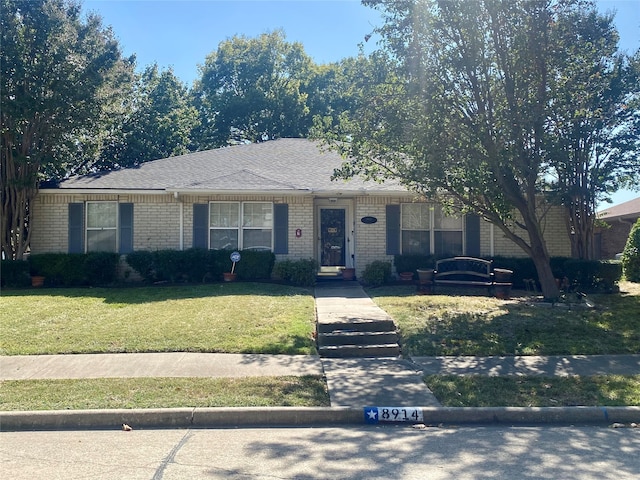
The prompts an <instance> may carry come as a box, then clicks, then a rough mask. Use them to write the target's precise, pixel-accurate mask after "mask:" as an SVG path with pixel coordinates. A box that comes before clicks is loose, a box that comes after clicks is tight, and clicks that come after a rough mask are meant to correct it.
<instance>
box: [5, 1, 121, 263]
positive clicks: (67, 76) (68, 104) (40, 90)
mask: <svg viewBox="0 0 640 480" xmlns="http://www.w3.org/2000/svg"><path fill="white" fill-rule="evenodd" d="M0 22H1V23H0V31H1V33H0V34H1V35H2V37H1V39H0V49H1V54H0V61H1V63H2V83H1V93H0V101H1V104H2V105H1V118H2V124H1V125H2V126H1V140H2V146H1V151H0V157H1V167H0V168H1V171H2V219H1V237H2V253H3V255H4V256H5V257H6V258H22V255H23V254H24V252H25V249H26V248H27V246H28V244H29V230H28V228H27V226H28V220H29V215H30V209H29V204H30V202H31V201H32V199H33V198H34V196H35V194H36V192H37V188H38V181H39V180H40V179H41V178H42V177H43V176H49V175H56V174H60V172H64V171H65V170H66V169H67V167H68V165H69V162H70V159H71V161H72V159H73V155H71V156H70V154H73V153H77V152H78V149H79V145H78V139H79V138H82V137H83V136H84V137H89V136H91V133H92V132H95V131H96V130H97V129H98V126H99V124H100V121H101V120H103V119H104V117H105V116H106V115H108V112H109V109H110V108H111V107H112V106H113V105H114V103H116V102H117V100H118V98H119V91H118V89H117V88H115V86H116V85H121V84H123V83H125V82H126V80H127V79H128V78H129V77H130V75H131V73H132V70H133V60H125V59H123V58H122V56H121V53H120V50H119V47H118V43H117V41H116V40H115V39H114V37H113V35H112V32H111V31H110V30H109V29H104V28H103V27H102V25H101V21H100V19H99V18H98V17H96V16H92V15H89V16H88V17H87V18H86V20H84V19H83V18H82V16H81V13H80V5H79V4H78V3H75V2H73V1H71V0H37V1H34V0H2V3H1V7H0Z"/></svg>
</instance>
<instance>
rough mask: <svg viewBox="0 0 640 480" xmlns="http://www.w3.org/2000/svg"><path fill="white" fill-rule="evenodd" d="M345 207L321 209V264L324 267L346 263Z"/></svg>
mask: <svg viewBox="0 0 640 480" xmlns="http://www.w3.org/2000/svg"><path fill="white" fill-rule="evenodd" d="M345 213H346V210H345V209H344V208H321V209H320V245H321V255H320V257H321V258H320V264H321V265H322V266H323V267H339V266H344V265H345V264H346V263H345V255H346V252H345V246H346V243H345V239H346V235H345V233H346V232H345V226H346V218H345V217H346V215H345Z"/></svg>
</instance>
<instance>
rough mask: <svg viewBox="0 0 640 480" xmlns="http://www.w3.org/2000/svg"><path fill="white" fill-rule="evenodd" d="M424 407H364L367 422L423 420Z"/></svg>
mask: <svg viewBox="0 0 640 480" xmlns="http://www.w3.org/2000/svg"><path fill="white" fill-rule="evenodd" d="M422 420H423V419H422V409H421V408H413V407H364V421H365V422H366V423H379V422H412V423H416V422H422Z"/></svg>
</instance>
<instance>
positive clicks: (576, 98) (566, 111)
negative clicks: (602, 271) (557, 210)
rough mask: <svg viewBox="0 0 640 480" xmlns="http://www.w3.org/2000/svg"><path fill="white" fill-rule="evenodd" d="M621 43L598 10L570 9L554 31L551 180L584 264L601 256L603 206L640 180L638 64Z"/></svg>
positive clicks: (609, 20)
mask: <svg viewBox="0 0 640 480" xmlns="http://www.w3.org/2000/svg"><path fill="white" fill-rule="evenodd" d="M617 43H618V34H617V32H616V30H615V29H614V28H613V24H612V18H611V17H610V16H608V15H605V16H603V15H598V14H597V13H596V11H595V10H593V9H591V10H584V9H571V8H567V9H566V11H565V12H564V14H563V15H562V16H560V17H559V18H558V22H557V24H556V25H555V27H554V29H553V30H552V38H551V45H552V46H553V51H552V55H553V59H552V62H553V63H554V64H555V65H556V66H557V67H556V69H555V71H554V75H552V76H550V87H549V88H550V98H552V99H554V101H553V102H552V103H551V105H550V108H549V110H550V112H549V120H548V123H547V128H548V130H549V134H548V135H547V143H548V144H547V146H546V149H547V151H548V156H549V160H548V167H549V177H548V180H549V184H550V189H551V190H552V191H553V192H554V193H555V195H556V198H555V201H556V203H558V204H561V205H563V206H564V207H565V208H566V219H567V229H568V232H569V238H570V240H571V242H572V251H573V254H574V255H575V256H577V257H579V258H584V259H592V258H594V255H595V250H594V244H593V238H594V235H593V229H594V225H595V209H596V205H598V203H600V202H601V201H603V200H608V197H609V195H610V194H611V193H612V192H615V191H617V190H618V189H620V188H621V187H627V188H629V187H630V188H633V187H634V186H635V185H636V184H637V181H638V180H640V154H639V152H640V110H639V109H638V106H639V104H638V102H639V100H640V83H639V82H638V73H639V70H638V65H637V58H636V61H635V62H634V61H633V59H630V58H628V57H627V56H626V55H624V54H621V53H618V52H617ZM636 56H637V54H636Z"/></svg>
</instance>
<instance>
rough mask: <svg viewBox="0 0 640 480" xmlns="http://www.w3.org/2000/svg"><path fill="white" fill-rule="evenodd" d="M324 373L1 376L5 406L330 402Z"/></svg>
mask: <svg viewBox="0 0 640 480" xmlns="http://www.w3.org/2000/svg"><path fill="white" fill-rule="evenodd" d="M328 405H329V393H328V392H327V387H326V384H325V382H324V380H322V378H320V377H315V376H303V377H250V378H94V379H85V380H19V381H4V382H0V406H1V407H2V410H5V411H9V410H67V409H70V410H82V409H96V408H97V409H106V408H176V407H277V406H285V407H289V406H292V407H315V406H328Z"/></svg>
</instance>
